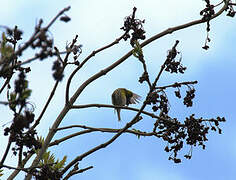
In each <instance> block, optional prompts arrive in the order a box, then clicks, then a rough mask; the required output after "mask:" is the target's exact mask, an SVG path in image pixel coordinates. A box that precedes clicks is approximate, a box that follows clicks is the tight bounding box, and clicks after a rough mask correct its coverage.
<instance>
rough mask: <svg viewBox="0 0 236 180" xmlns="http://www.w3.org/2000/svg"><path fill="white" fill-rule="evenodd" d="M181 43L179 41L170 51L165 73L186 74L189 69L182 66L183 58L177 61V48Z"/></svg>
mask: <svg viewBox="0 0 236 180" xmlns="http://www.w3.org/2000/svg"><path fill="white" fill-rule="evenodd" d="M178 43H179V41H178V40H177V41H176V44H175V45H174V47H173V48H172V49H171V50H169V51H168V55H167V58H166V61H165V71H167V72H170V73H178V72H179V73H182V74H183V73H184V71H185V70H186V69H187V68H186V67H184V66H183V65H182V64H181V58H179V59H178V60H176V59H175V58H176V56H177V54H179V52H178V51H177V50H176V46H177V44H178Z"/></svg>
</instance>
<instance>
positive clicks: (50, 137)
mask: <svg viewBox="0 0 236 180" xmlns="http://www.w3.org/2000/svg"><path fill="white" fill-rule="evenodd" d="M228 3H229V0H226V1H225V5H224V6H223V8H222V9H221V10H219V12H218V13H216V14H215V15H213V16H212V17H211V19H213V18H215V17H217V16H219V15H220V14H221V13H222V12H223V11H224V10H225V9H226V8H227V6H228ZM204 22H206V21H205V20H202V19H201V20H197V21H192V22H190V23H187V24H183V25H180V26H176V27H174V28H169V29H167V30H165V31H163V32H161V33H159V34H157V35H154V36H153V37H151V38H149V39H147V40H146V41H144V42H143V43H142V44H141V47H144V46H146V45H148V44H149V43H151V42H152V41H154V40H156V39H159V38H160V37H162V36H164V35H167V34H170V33H172V32H174V31H177V30H180V29H183V28H187V27H190V26H193V25H196V24H200V23H204ZM131 55H132V51H129V52H128V53H127V54H125V55H124V56H123V57H121V58H120V59H119V60H117V61H116V62H115V63H113V64H112V65H110V66H108V67H107V68H105V69H103V70H101V71H100V72H98V73H97V74H95V75H93V76H92V77H90V78H89V79H88V80H87V81H85V82H84V83H83V84H82V85H81V86H80V87H79V88H78V89H77V90H76V92H75V93H74V95H73V96H72V97H71V98H70V100H69V102H68V104H66V105H65V107H64V108H63V109H62V111H61V113H60V114H59V115H58V117H57V119H56V120H55V122H54V124H53V126H52V128H51V129H50V130H49V133H48V135H47V137H46V139H45V142H44V144H43V146H42V148H41V149H40V151H39V153H38V155H37V157H36V158H35V159H34V161H33V163H32V165H31V167H34V166H36V165H37V164H38V163H39V160H40V159H41V158H42V155H43V153H44V152H45V151H46V149H47V147H48V146H49V144H50V141H51V140H52V138H53V137H54V135H55V133H56V132H55V130H56V129H57V128H58V126H59V125H60V123H61V121H62V120H63V118H64V117H65V115H66V114H67V112H68V111H69V110H70V108H71V106H72V105H73V103H74V102H75V101H76V99H77V98H78V96H79V95H80V94H81V92H82V91H83V90H84V89H85V88H86V87H87V86H88V85H89V84H90V83H91V82H93V81H95V80H96V79H98V78H99V77H101V76H103V75H105V74H106V73H108V72H110V71H111V70H112V69H114V68H115V67H116V66H118V65H119V64H121V63H122V62H124V61H125V60H126V59H127V58H128V57H130V56H131ZM158 79H159V77H157V78H156V80H155V81H154V83H153V85H154V84H155V82H157V80H158ZM153 88H155V87H153ZM145 106H146V104H145V103H143V105H142V107H141V108H140V111H139V113H137V114H136V116H135V117H134V118H133V119H132V121H131V122H129V123H127V124H126V126H125V127H124V128H123V129H122V130H120V131H119V132H118V133H117V134H116V135H115V136H113V138H111V139H110V140H109V141H107V142H105V143H104V144H100V145H98V146H96V147H94V148H93V149H91V150H90V151H88V152H86V153H84V154H82V155H80V156H78V157H76V158H75V159H74V160H73V161H72V162H71V163H70V164H68V165H67V166H66V167H65V169H64V171H63V173H65V172H66V171H67V170H68V169H69V168H70V167H71V166H73V165H74V164H75V163H76V162H78V161H81V160H82V159H83V158H84V157H86V156H88V155H90V154H92V153H93V152H95V151H97V150H99V149H101V148H104V147H106V146H108V145H109V144H111V143H112V142H113V141H115V140H116V139H117V138H118V137H119V136H120V135H121V134H122V133H123V132H124V131H125V130H127V129H128V128H129V127H131V126H132V125H133V124H135V123H136V122H138V121H139V119H138V117H139V115H140V114H141V112H142V111H143V110H144V108H145ZM30 178H31V175H28V176H27V177H26V180H29V179H30Z"/></svg>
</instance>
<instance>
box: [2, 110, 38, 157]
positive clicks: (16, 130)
mask: <svg viewBox="0 0 236 180" xmlns="http://www.w3.org/2000/svg"><path fill="white" fill-rule="evenodd" d="M33 121H34V114H33V113H32V112H30V111H25V112H24V114H15V117H14V119H13V123H12V124H11V126H10V128H9V127H7V128H5V129H4V135H5V136H8V135H9V134H10V141H11V142H15V145H16V146H15V147H13V148H12V151H13V154H14V155H16V154H17V151H21V150H22V148H23V147H24V146H25V147H27V148H28V151H27V152H24V153H23V154H24V155H25V156H26V155H27V153H28V152H33V151H34V150H35V149H39V148H41V143H39V142H38V141H37V140H36V138H35V136H36V134H37V133H36V131H35V130H30V131H27V132H24V130H25V129H29V128H30V124H31V123H32V122H33Z"/></svg>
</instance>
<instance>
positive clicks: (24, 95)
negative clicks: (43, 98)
mask: <svg viewBox="0 0 236 180" xmlns="http://www.w3.org/2000/svg"><path fill="white" fill-rule="evenodd" d="M31 92H32V91H31V90H30V89H26V90H24V91H23V92H22V96H21V97H20V99H21V100H25V99H27V98H28V97H30V95H31Z"/></svg>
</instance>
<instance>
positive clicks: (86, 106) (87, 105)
mask: <svg viewBox="0 0 236 180" xmlns="http://www.w3.org/2000/svg"><path fill="white" fill-rule="evenodd" d="M89 107H97V108H101V107H106V108H120V109H128V110H132V111H136V112H138V111H139V109H136V108H132V107H128V106H113V105H110V104H84V105H74V106H71V109H84V108H89ZM142 113H143V114H145V115H148V116H150V117H152V118H157V119H160V118H161V117H159V116H156V115H155V114H154V113H149V112H147V111H142ZM161 119H162V118H161ZM162 120H163V119H162Z"/></svg>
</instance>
